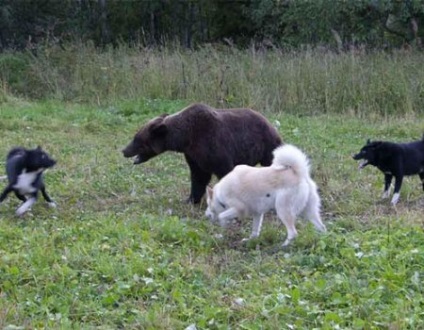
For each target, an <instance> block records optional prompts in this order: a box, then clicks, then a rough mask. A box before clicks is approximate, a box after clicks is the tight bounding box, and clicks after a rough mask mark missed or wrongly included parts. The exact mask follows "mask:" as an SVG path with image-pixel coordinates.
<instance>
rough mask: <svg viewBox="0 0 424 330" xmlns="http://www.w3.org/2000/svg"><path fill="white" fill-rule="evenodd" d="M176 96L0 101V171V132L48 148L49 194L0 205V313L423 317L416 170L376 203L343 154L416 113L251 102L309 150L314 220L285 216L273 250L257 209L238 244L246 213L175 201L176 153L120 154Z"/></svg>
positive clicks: (36, 318)
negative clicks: (254, 224)
mask: <svg viewBox="0 0 424 330" xmlns="http://www.w3.org/2000/svg"><path fill="white" fill-rule="evenodd" d="M185 105H186V103H184V102H176V101H172V102H171V101H160V100H151V101H148V100H140V101H128V102H121V103H119V104H118V105H116V106H110V107H105V108H98V107H92V106H82V105H75V104H67V103H59V102H39V103H36V102H25V101H22V100H19V99H12V98H9V99H8V100H7V101H6V102H4V103H2V104H1V105H0V118H1V121H0V131H1V135H2V136H1V144H0V155H1V158H2V160H1V164H0V165H1V166H2V168H1V170H0V175H2V174H4V157H5V155H6V153H7V151H8V149H9V148H11V147H12V146H16V145H22V146H26V147H35V146H36V145H38V144H39V145H42V146H43V147H44V148H45V149H46V150H47V151H48V152H49V153H50V154H51V155H52V156H53V157H54V158H56V159H57V160H58V164H57V166H56V167H55V168H53V169H52V170H49V171H48V172H47V173H46V182H47V187H48V191H49V192H50V194H51V196H52V197H53V198H54V199H55V200H56V202H57V204H58V208H57V209H49V208H48V207H46V204H45V203H44V202H43V200H42V199H40V200H39V202H38V203H37V204H36V205H35V206H34V207H33V210H32V212H31V213H30V214H27V215H26V216H25V217H24V218H16V217H15V216H14V211H15V209H16V207H17V206H18V201H17V200H16V199H15V198H14V197H13V198H12V196H11V197H9V198H8V199H7V200H6V201H5V202H4V203H3V204H1V205H0V281H1V282H0V285H1V286H0V328H1V329H41V328H46V329H47V328H48V329H95V328H101V329H185V328H187V327H189V326H193V325H195V327H196V328H197V329H423V328H424V312H423V306H424V289H423V286H422V281H423V277H424V271H423V264H424V247H423V241H424V235H423V209H424V196H423V192H422V190H421V188H420V187H421V184H420V181H419V178H418V177H412V178H408V179H406V180H405V182H404V186H403V188H402V191H401V200H400V202H399V204H398V206H397V207H391V206H390V204H389V200H385V201H381V200H380V195H381V193H382V187H383V176H382V175H381V174H380V173H379V172H378V171H377V169H375V168H371V167H368V168H366V169H364V170H363V171H361V172H359V171H358V170H357V163H356V162H355V161H353V160H352V158H351V155H352V154H353V153H354V152H356V151H358V150H359V148H360V147H361V146H362V145H363V143H364V142H365V140H366V138H381V139H390V140H394V141H408V140H412V139H416V138H419V137H420V136H421V135H422V129H423V126H422V118H419V117H416V116H414V115H412V114H411V115H409V116H408V117H403V118H395V117H388V116H386V117H379V116H374V117H373V116H369V117H363V118H362V119H360V118H356V117H353V116H351V115H335V114H333V115H331V116H330V115H317V116H313V117H309V116H298V115H293V114H286V113H284V112H280V113H278V114H271V113H267V114H266V115H267V117H268V118H269V119H270V121H271V122H276V121H279V122H280V124H281V125H280V127H279V131H280V133H281V136H282V137H283V139H284V140H285V141H286V142H289V143H293V144H296V145H298V146H299V147H301V148H302V149H303V150H305V151H306V152H307V153H308V154H309V155H310V157H311V159H312V165H313V177H314V179H315V180H316V182H317V184H318V185H319V187H320V190H321V195H322V200H323V210H322V215H323V220H324V221H325V223H326V225H327V228H328V233H327V234H324V235H320V234H319V233H316V232H315V231H314V230H313V228H312V227H311V226H310V225H309V224H306V223H305V222H302V221H299V223H298V226H297V227H298V229H299V236H298V238H297V240H296V241H295V242H294V243H293V245H292V246H290V247H289V248H288V249H285V250H282V249H281V248H280V244H281V243H282V241H283V239H284V237H285V230H284V228H283V226H282V225H280V224H279V223H278V221H277V219H276V218H275V216H273V215H268V217H267V218H266V221H265V222H264V229H263V233H262V235H261V237H260V238H259V239H257V240H255V241H253V242H249V243H247V244H241V243H240V239H241V238H242V237H244V236H245V235H246V234H247V233H248V232H249V231H250V222H249V221H245V222H244V223H243V224H242V225H241V226H240V228H233V229H232V230H229V231H223V230H222V229H220V228H219V227H216V226H213V225H211V224H209V223H208V222H207V220H206V219H205V217H204V215H203V213H204V209H205V205H204V204H203V205H201V206H200V207H198V206H191V205H187V204H185V203H184V202H183V201H184V200H185V198H186V197H187V196H188V193H189V184H190V183H189V177H188V176H189V174H188V168H187V166H186V165H185V163H184V160H183V157H182V155H180V154H174V153H167V154H163V155H161V156H158V157H157V158H155V159H152V160H151V161H149V162H147V163H145V164H142V165H138V166H133V165H132V164H131V161H130V160H128V159H124V158H123V157H122V155H121V152H120V150H121V149H122V148H123V147H124V146H125V145H126V144H127V143H128V142H129V140H130V139H131V137H132V136H133V133H134V132H135V130H136V129H137V128H138V127H139V126H140V125H141V124H142V123H143V122H145V121H146V120H147V119H148V118H151V117H153V116H155V115H157V114H161V113H163V112H169V113H171V112H174V111H177V110H179V109H180V108H182V107H183V106H185ZM258 110H260V109H258ZM1 184H2V185H4V184H5V183H4V182H1ZM218 234H223V238H220V237H221V236H219V235H218ZM192 328H193V327H192Z"/></svg>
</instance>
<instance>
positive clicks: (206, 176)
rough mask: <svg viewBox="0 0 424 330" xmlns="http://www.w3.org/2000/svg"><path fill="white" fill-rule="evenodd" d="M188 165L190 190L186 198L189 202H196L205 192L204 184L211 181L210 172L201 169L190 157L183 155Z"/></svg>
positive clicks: (198, 201)
mask: <svg viewBox="0 0 424 330" xmlns="http://www.w3.org/2000/svg"><path fill="white" fill-rule="evenodd" d="M185 158H186V161H187V163H188V166H189V167H190V179H191V192H190V196H189V198H188V200H187V202H189V203H193V204H198V203H200V200H201V199H202V197H203V195H204V194H205V192H206V186H207V185H208V183H209V181H211V178H212V174H211V173H208V172H205V171H203V170H202V169H201V168H200V167H199V165H197V163H195V162H194V161H193V160H192V159H191V158H189V157H188V156H185Z"/></svg>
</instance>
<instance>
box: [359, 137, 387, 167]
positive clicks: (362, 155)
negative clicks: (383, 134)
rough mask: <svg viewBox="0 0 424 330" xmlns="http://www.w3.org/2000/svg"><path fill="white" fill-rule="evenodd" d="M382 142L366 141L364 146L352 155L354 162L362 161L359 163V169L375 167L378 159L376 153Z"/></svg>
mask: <svg viewBox="0 0 424 330" xmlns="http://www.w3.org/2000/svg"><path fill="white" fill-rule="evenodd" d="M382 143H383V142H382V141H372V142H371V141H370V140H369V139H368V140H367V143H366V144H365V146H363V147H362V149H361V150H360V151H359V152H358V153H357V154H356V155H353V156H352V157H353V159H354V160H362V161H361V162H360V163H359V169H363V168H364V167H365V166H367V165H376V164H377V160H378V158H379V155H378V151H379V148H380V147H381V145H382Z"/></svg>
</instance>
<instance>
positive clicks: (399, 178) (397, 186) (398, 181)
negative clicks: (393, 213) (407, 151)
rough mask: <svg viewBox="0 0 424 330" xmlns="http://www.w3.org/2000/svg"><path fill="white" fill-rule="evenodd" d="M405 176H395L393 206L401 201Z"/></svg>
mask: <svg viewBox="0 0 424 330" xmlns="http://www.w3.org/2000/svg"><path fill="white" fill-rule="evenodd" d="M402 180H403V176H401V175H397V176H395V190H394V192H393V198H392V202H391V203H392V205H396V204H397V202H398V201H399V195H400V193H399V192H400V188H401V187H402Z"/></svg>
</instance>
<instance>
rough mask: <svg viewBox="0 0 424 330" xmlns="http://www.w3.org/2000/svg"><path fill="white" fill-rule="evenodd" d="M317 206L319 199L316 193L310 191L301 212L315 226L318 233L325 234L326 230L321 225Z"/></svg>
mask: <svg viewBox="0 0 424 330" xmlns="http://www.w3.org/2000/svg"><path fill="white" fill-rule="evenodd" d="M319 205H320V199H319V195H318V192H317V191H316V190H312V191H311V194H310V196H309V199H308V202H307V204H306V206H305V209H304V211H303V215H304V217H305V218H306V219H308V220H309V221H310V222H311V223H312V224H313V225H314V226H315V228H316V229H317V230H318V231H321V232H326V231H327V228H326V227H325V225H324V224H323V223H322V221H321V216H320V214H319Z"/></svg>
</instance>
